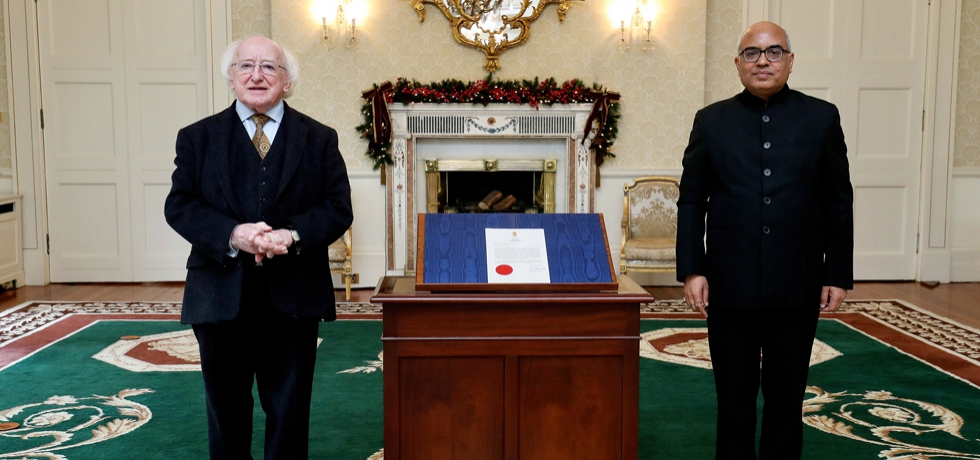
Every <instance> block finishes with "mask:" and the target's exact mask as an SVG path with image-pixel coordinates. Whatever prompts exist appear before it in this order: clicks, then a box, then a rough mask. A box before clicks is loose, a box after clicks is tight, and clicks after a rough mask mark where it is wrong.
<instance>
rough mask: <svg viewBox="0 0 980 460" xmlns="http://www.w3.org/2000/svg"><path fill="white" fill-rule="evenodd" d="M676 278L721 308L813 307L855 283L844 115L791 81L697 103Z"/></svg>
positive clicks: (681, 210) (683, 189)
mask: <svg viewBox="0 0 980 460" xmlns="http://www.w3.org/2000/svg"><path fill="white" fill-rule="evenodd" d="M683 164H684V172H683V175H682V177H681V183H680V199H679V200H678V203H677V207H678V225H677V279H678V281H684V279H685V278H686V277H687V276H689V275H703V276H705V277H706V278H707V280H708V289H709V303H710V305H711V307H712V308H714V307H740V308H756V307H812V308H816V307H817V305H818V304H819V303H820V293H821V289H822V286H837V287H841V288H844V289H850V288H852V285H853V246H854V236H853V233H854V231H853V204H852V202H853V191H852V188H851V182H850V175H849V172H848V162H847V146H846V145H845V143H844V133H843V131H842V129H841V125H840V114H839V112H838V110H837V107H836V106H834V105H833V104H831V103H829V102H826V101H822V100H820V99H816V98H813V97H810V96H807V95H805V94H803V93H800V92H798V91H793V90H791V89H789V87H788V86H787V87H784V88H783V89H782V90H781V91H779V92H778V93H776V94H774V95H773V96H771V97H770V100H769V103H768V104H766V103H765V101H763V100H762V99H760V98H758V97H756V96H753V95H752V94H751V93H749V92H748V91H743V92H742V93H741V94H739V95H737V96H735V97H733V98H731V99H727V100H724V101H720V102H717V103H714V104H711V105H709V106H707V107H705V108H704V109H702V110H700V111H698V113H697V115H696V116H695V119H694V127H693V129H692V130H691V137H690V141H689V143H688V146H687V148H686V150H685V151H684V163H683Z"/></svg>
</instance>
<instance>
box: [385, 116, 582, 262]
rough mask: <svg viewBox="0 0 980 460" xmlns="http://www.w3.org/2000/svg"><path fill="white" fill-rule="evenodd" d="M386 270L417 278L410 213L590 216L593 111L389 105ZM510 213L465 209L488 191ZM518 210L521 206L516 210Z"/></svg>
mask: <svg viewBox="0 0 980 460" xmlns="http://www.w3.org/2000/svg"><path fill="white" fill-rule="evenodd" d="M389 109H390V110H391V119H392V128H393V129H392V148H391V152H392V159H393V160H394V164H393V165H391V166H389V167H388V170H387V178H386V182H385V187H386V195H387V215H386V226H387V232H386V234H387V249H386V250H387V253H386V257H387V273H388V274H389V275H404V274H412V273H414V272H415V257H416V254H415V251H416V247H417V246H416V225H417V224H416V223H417V213H420V212H426V213H435V212H457V213H458V212H548V213H551V212H556V213H587V212H592V209H593V202H592V200H593V196H594V191H595V186H594V177H595V162H594V157H593V155H592V152H591V151H590V150H589V143H590V141H591V138H590V139H586V140H585V141H584V142H583V139H582V136H583V132H584V131H585V129H584V127H585V121H586V120H587V118H588V114H589V112H590V110H591V109H592V104H567V105H557V104H556V105H554V106H550V107H546V106H542V107H540V108H539V109H535V108H532V107H528V106H518V105H512V104H490V105H488V106H481V105H470V104H411V105H402V104H389ZM494 190H498V191H500V192H501V195H502V198H504V197H506V196H507V195H513V196H514V205H513V206H510V207H509V208H508V209H492V208H491V209H486V210H482V209H473V208H472V206H474V203H477V204H478V203H479V201H481V200H483V199H484V198H485V197H486V196H487V195H488V194H489V193H490V192H492V191H494ZM518 203H520V205H518Z"/></svg>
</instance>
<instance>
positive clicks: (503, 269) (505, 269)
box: [497, 264, 514, 276]
mask: <svg viewBox="0 0 980 460" xmlns="http://www.w3.org/2000/svg"><path fill="white" fill-rule="evenodd" d="M511 273H514V267H511V266H510V265H507V264H500V265H497V274H498V275H504V276H507V275H509V274H511Z"/></svg>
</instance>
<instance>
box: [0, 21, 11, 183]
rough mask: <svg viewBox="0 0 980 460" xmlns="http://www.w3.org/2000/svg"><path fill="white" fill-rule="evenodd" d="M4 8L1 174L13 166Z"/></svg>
mask: <svg viewBox="0 0 980 460" xmlns="http://www.w3.org/2000/svg"><path fill="white" fill-rule="evenodd" d="M3 15H4V9H3V8H0V114H3V121H2V122H0V176H3V175H6V173H4V172H2V171H3V170H7V169H11V168H13V162H12V161H11V157H12V155H11V154H10V104H8V101H7V30H6V27H4V26H3V25H4V24H5V23H6V21H4V17H3Z"/></svg>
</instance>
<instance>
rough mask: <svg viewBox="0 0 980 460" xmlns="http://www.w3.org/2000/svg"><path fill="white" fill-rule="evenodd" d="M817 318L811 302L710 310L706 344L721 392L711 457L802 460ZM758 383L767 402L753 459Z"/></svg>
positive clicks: (750, 459)
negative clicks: (805, 305)
mask: <svg viewBox="0 0 980 460" xmlns="http://www.w3.org/2000/svg"><path fill="white" fill-rule="evenodd" d="M819 316H820V311H819V309H818V308H817V305H816V303H814V306H813V308H812V309H811V308H778V309H737V308H720V307H713V308H711V309H710V310H709V312H708V344H709V348H710V349H711V365H712V368H713V371H714V376H715V390H716V392H717V394H718V428H717V436H718V438H717V442H716V453H715V459H716V460H756V459H761V460H791V459H792V460H799V459H800V456H801V455H802V451H803V420H802V419H803V417H802V413H803V408H802V406H803V398H804V396H805V394H806V378H807V372H808V371H809V369H810V351H811V349H812V348H813V339H814V336H815V334H816V330H817V318H818V317H819ZM760 355H761V358H760ZM760 364H761V365H760ZM760 388H761V389H762V397H763V400H764V403H763V410H762V436H761V439H760V443H759V444H760V445H759V456H758V457H756V453H755V452H756V450H755V437H756V401H757V398H758V395H759V389H760Z"/></svg>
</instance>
